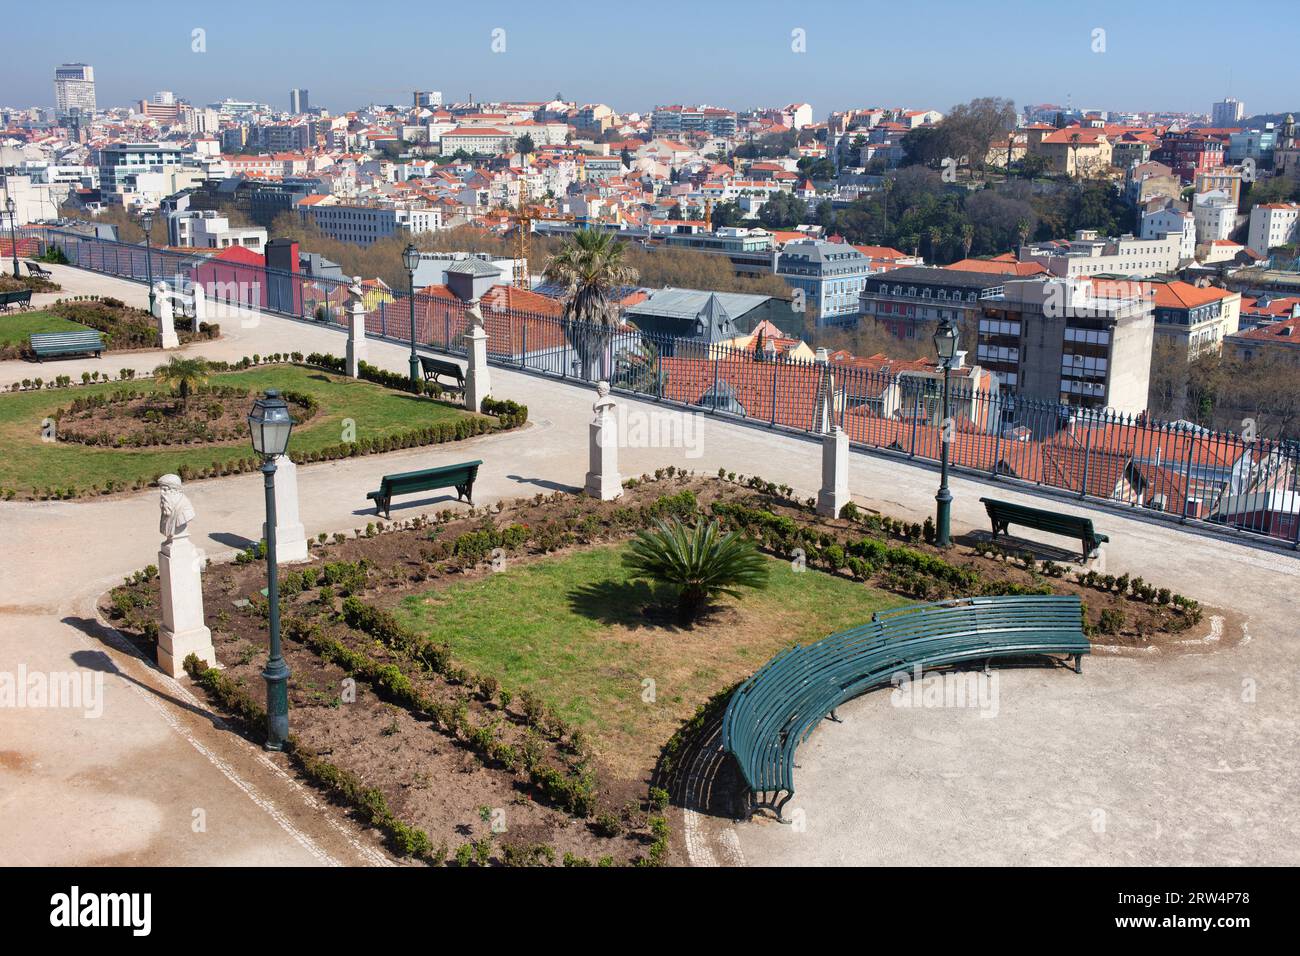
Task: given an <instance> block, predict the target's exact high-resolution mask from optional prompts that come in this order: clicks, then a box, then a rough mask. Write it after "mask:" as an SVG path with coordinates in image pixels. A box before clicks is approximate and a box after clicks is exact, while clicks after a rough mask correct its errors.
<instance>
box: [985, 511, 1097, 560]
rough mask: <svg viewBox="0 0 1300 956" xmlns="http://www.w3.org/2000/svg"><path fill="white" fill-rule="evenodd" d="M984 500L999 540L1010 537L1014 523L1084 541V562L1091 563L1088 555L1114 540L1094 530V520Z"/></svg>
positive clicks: (994, 534) (1082, 542)
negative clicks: (1004, 535) (1008, 530)
mask: <svg viewBox="0 0 1300 956" xmlns="http://www.w3.org/2000/svg"><path fill="white" fill-rule="evenodd" d="M980 501H982V502H984V508H985V510H987V511H988V513H989V520H990V521H991V522H993V537H995V538H996V537H997V536H998V535H999V534H1006V533H1007V527H1008V526H1009V525H1013V524H1014V525H1018V526H1019V527H1022V528H1036V529H1038V530H1039V531H1046V532H1048V533H1049V534H1059V535H1063V536H1065V537H1067V538H1074V539H1075V540H1076V541H1078V542H1080V544H1081V545H1082V547H1083V560H1084V561H1087V560H1088V556H1089V555H1091V554H1093V553H1094V552H1095V551H1096V550H1097V549H1098V548H1099V547H1101V545H1102V543H1103V542H1106V541H1109V540H1110V538H1108V537H1107V536H1106V535H1104V534H1101V533H1100V532H1099V531H1097V530H1095V529H1094V528H1093V526H1092V519H1091V518H1080V517H1078V516H1076V515H1066V514H1061V513H1059V512H1056V511H1046V510H1044V509H1042V508H1030V507H1029V506H1027V505H1017V504H1012V503H1011V502H1010V501H998V500H997V499H995V498H981V499H980Z"/></svg>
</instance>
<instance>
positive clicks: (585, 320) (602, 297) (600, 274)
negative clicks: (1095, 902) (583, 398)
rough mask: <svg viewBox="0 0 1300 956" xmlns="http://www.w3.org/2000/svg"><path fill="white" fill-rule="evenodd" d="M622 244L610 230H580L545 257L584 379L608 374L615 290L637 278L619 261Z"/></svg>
mask: <svg viewBox="0 0 1300 956" xmlns="http://www.w3.org/2000/svg"><path fill="white" fill-rule="evenodd" d="M623 252H624V245H623V243H622V242H621V241H619V240H618V239H617V238H615V236H614V235H613V234H612V233H609V232H605V231H604V230H600V229H579V230H578V231H577V232H575V233H573V234H572V235H571V236H569V237H568V238H567V239H566V240H565V241H564V244H563V245H562V246H561V247H560V251H559V252H557V253H556V254H555V255H553V256H551V257H550V259H548V260H547V261H546V267H545V269H544V270H543V275H544V276H545V278H546V280H547V281H548V282H558V283H560V284H561V285H563V286H564V290H565V296H564V319H565V324H566V330H565V331H566V334H567V336H568V338H569V342H570V344H571V345H572V346H573V348H574V351H576V352H577V353H578V358H579V360H580V361H581V363H582V377H583V378H585V379H587V380H588V381H593V380H595V379H596V378H601V377H604V376H608V374H609V372H610V369H609V368H608V364H609V354H608V352H609V343H610V341H611V339H612V334H611V331H610V330H611V329H612V328H613V326H614V325H615V324H617V322H618V302H617V301H615V299H614V292H615V291H616V290H617V289H618V288H619V287H620V286H624V285H629V284H631V283H633V282H635V281H636V279H637V271H636V270H635V269H633V268H632V267H631V266H629V265H627V264H626V262H625V261H624V259H623Z"/></svg>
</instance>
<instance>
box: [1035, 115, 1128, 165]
mask: <svg viewBox="0 0 1300 956" xmlns="http://www.w3.org/2000/svg"><path fill="white" fill-rule="evenodd" d="M1029 143H1030V145H1029V152H1030V154H1031V155H1038V156H1042V157H1043V158H1044V159H1045V160H1047V163H1048V165H1049V168H1050V169H1051V170H1052V172H1055V173H1060V174H1062V175H1065V176H1092V175H1095V174H1097V173H1099V172H1101V171H1102V170H1104V169H1106V168H1107V167H1108V166H1110V164H1111V158H1112V157H1111V154H1112V151H1113V150H1112V147H1111V142H1110V140H1109V139H1108V138H1107V136H1106V134H1105V132H1104V131H1102V130H1099V129H1088V128H1086V127H1083V126H1069V127H1066V128H1065V129H1058V130H1055V131H1054V132H1051V133H1048V134H1047V135H1046V136H1044V137H1043V138H1042V139H1039V140H1037V142H1035V140H1033V139H1031V140H1030V141H1029Z"/></svg>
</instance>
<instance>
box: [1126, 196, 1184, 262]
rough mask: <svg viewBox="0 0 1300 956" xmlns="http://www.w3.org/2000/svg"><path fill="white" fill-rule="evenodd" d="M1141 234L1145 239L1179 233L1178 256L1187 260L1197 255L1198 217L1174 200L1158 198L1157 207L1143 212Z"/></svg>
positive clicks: (1160, 237)
mask: <svg viewBox="0 0 1300 956" xmlns="http://www.w3.org/2000/svg"><path fill="white" fill-rule="evenodd" d="M1161 203H1163V205H1160V204H1161ZM1140 235H1141V237H1142V238H1143V239H1162V238H1164V237H1165V236H1168V235H1177V236H1179V237H1180V242H1179V246H1178V257H1179V258H1180V259H1184V260H1186V259H1191V258H1193V257H1194V256H1195V255H1196V218H1195V216H1193V215H1192V213H1190V212H1185V211H1183V210H1182V209H1180V208H1178V207H1177V206H1175V205H1174V204H1173V200H1156V204H1155V208H1152V209H1148V210H1147V211H1146V212H1144V213H1142V227H1141V231H1140Z"/></svg>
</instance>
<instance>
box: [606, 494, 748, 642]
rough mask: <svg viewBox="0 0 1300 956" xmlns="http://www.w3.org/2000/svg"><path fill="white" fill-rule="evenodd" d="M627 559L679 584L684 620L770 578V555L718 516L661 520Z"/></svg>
mask: <svg viewBox="0 0 1300 956" xmlns="http://www.w3.org/2000/svg"><path fill="white" fill-rule="evenodd" d="M623 563H624V565H625V566H626V567H627V568H628V569H629V570H631V571H632V572H633V573H634V574H635V575H636V576H638V577H644V578H649V579H651V580H653V581H658V582H660V583H663V584H670V585H673V586H675V587H676V588H677V612H678V614H679V615H680V617H681V620H682V622H683V623H690V622H691V621H694V620H695V619H696V618H698V617H699V616H700V615H701V614H702V613H703V612H704V611H705V609H706V608H707V607H708V604H709V601H710V599H712V598H713V597H715V596H716V595H719V594H728V595H731V596H733V597H739V596H740V594H741V590H740V589H741V588H753V589H762V588H765V587H767V583H768V576H767V575H768V565H767V561H766V560H765V559H764V558H763V556H762V555H761V554H760V553H759V551H758V549H757V548H756V547H755V546H754V542H752V541H750V540H749V539H748V538H745V537H743V536H741V535H740V534H738V533H736V532H734V531H732V532H728V533H727V534H723V533H722V531H721V529H720V528H719V527H718V523H717V522H716V521H708V522H705V521H703V520H700V521H697V522H696V523H695V524H694V525H693V526H691V527H687V526H686V525H685V524H683V523H682V522H681V520H679V519H677V518H673V519H671V520H670V521H656V522H655V525H654V527H653V528H651V529H649V530H646V531H642V532H640V533H639V534H638V535H637V536H636V539H635V540H634V541H633V542H632V544H631V547H630V548H629V550H628V551H627V553H626V554H624V556H623Z"/></svg>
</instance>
